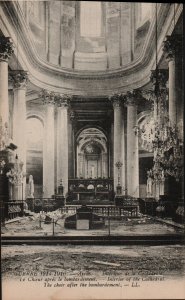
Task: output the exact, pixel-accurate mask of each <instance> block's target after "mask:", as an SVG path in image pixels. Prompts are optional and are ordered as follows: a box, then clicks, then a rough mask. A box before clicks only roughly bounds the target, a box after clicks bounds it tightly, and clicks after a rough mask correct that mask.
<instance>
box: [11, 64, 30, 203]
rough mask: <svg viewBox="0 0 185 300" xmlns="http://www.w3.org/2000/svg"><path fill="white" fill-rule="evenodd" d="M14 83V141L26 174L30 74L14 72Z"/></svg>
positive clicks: (23, 190) (24, 185)
mask: <svg viewBox="0 0 185 300" xmlns="http://www.w3.org/2000/svg"><path fill="white" fill-rule="evenodd" d="M12 75H13V83H14V90H13V93H14V106H13V141H14V143H15V145H16V146H17V155H18V158H19V160H20V161H21V162H22V163H23V167H22V171H23V173H24V174H26V84H27V78H28V74H27V72H25V71H22V70H21V71H15V72H14V73H12ZM25 188H26V177H24V180H23V188H22V193H23V195H22V198H23V199H25Z"/></svg>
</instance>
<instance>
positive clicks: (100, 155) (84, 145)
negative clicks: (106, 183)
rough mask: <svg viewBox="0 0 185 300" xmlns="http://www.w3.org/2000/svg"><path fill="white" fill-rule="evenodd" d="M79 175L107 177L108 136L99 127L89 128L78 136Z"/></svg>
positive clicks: (79, 176)
mask: <svg viewBox="0 0 185 300" xmlns="http://www.w3.org/2000/svg"><path fill="white" fill-rule="evenodd" d="M76 152H77V156H76V157H77V177H78V178H93V179H95V178H107V177H108V156H107V138H106V136H105V134H104V133H103V132H102V131H101V130H99V129H97V128H87V129H84V130H82V131H81V133H80V134H79V136H78V137H77V148H76Z"/></svg>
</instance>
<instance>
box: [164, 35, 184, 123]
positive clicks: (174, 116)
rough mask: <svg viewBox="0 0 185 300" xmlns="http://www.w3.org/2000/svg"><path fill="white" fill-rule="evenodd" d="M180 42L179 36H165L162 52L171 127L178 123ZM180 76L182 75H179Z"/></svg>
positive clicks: (180, 80) (180, 79)
mask: <svg viewBox="0 0 185 300" xmlns="http://www.w3.org/2000/svg"><path fill="white" fill-rule="evenodd" d="M180 49H181V40H180V38H179V36H177V35H175V36H167V37H166V40H165V41H164V43H163V51H164V52H165V53H166V59H167V61H168V65H169V81H168V85H169V120H170V122H171V124H172V125H177V121H178V101H179V99H178V98H179V94H178V87H179V83H181V82H182V78H178V67H179V66H178V57H181V56H180ZM181 75H182V74H181Z"/></svg>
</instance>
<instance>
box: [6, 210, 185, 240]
mask: <svg viewBox="0 0 185 300" xmlns="http://www.w3.org/2000/svg"><path fill="white" fill-rule="evenodd" d="M49 215H50V217H52V218H54V220H55V221H57V222H56V226H53V224H52V223H49V224H45V223H44V218H45V215H41V216H40V214H39V213H38V214H33V216H28V217H24V218H19V219H18V220H17V221H15V222H13V220H12V221H11V222H7V223H6V225H5V227H4V228H2V234H3V236H14V235H16V236H32V235H33V236H51V235H53V227H54V235H56V236H60V235H69V236H76V235H80V236H82V235H108V234H109V223H108V220H105V225H104V226H103V227H102V228H101V229H97V230H72V229H66V228H64V220H65V218H66V216H68V215H66V214H61V212H60V211H55V212H52V213H50V214H49ZM39 220H42V222H41V223H40V222H39ZM181 227H182V226H181ZM181 232H183V227H182V228H177V227H174V226H171V225H170V224H165V223H162V222H161V221H160V222H158V221H157V220H155V219H154V218H151V217H148V216H143V215H140V217H138V218H133V219H131V218H129V217H124V218H123V219H122V220H111V221H110V235H143V234H149V235H155V234H175V233H181Z"/></svg>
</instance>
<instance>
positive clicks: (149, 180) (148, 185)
mask: <svg viewBox="0 0 185 300" xmlns="http://www.w3.org/2000/svg"><path fill="white" fill-rule="evenodd" d="M152 184H153V180H152V177H151V171H147V183H146V193H147V197H152Z"/></svg>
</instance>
